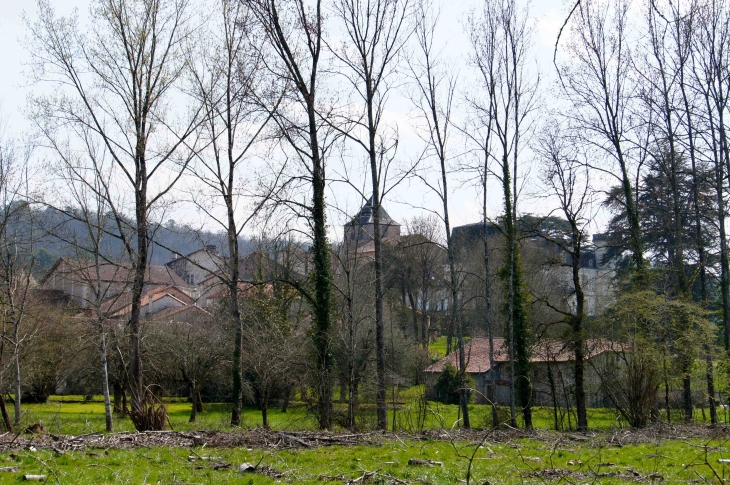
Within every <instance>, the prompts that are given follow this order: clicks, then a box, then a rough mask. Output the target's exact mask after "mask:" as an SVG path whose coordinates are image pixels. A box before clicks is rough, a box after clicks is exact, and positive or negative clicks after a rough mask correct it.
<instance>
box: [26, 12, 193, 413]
mask: <svg viewBox="0 0 730 485" xmlns="http://www.w3.org/2000/svg"><path fill="white" fill-rule="evenodd" d="M38 7H39V18H38V20H37V22H36V23H34V24H32V25H29V28H30V31H31V34H32V39H33V42H34V44H33V47H32V51H31V54H32V55H33V57H34V66H35V69H36V71H35V75H36V79H37V80H38V81H43V82H47V83H49V84H51V85H53V86H54V87H55V88H56V89H57V95H50V96H46V97H42V98H40V99H38V100H37V106H38V107H39V109H40V110H42V112H43V114H44V115H45V116H46V117H48V118H49V119H51V120H53V121H54V122H55V123H58V124H65V125H66V126H70V127H72V128H73V130H76V131H75V132H74V131H73V130H72V131H71V135H72V136H75V139H74V142H76V143H81V146H83V145H84V144H85V138H88V139H92V138H93V139H95V140H96V141H98V143H99V145H100V146H101V147H103V150H104V151H105V156H106V157H108V159H109V163H111V164H113V165H114V166H116V167H117V168H118V170H119V172H120V173H121V174H123V176H122V177H120V179H119V182H120V184H121V185H119V186H118V187H117V186H111V185H104V186H103V191H104V193H103V195H104V197H106V199H107V201H115V200H116V197H114V194H115V193H116V191H117V190H125V189H129V190H130V192H131V193H132V194H133V201H132V203H131V207H132V208H133V209H132V210H133V213H134V216H133V218H132V221H130V220H129V219H128V218H127V217H126V214H125V208H124V207H120V206H117V205H116V204H114V205H112V204H110V208H111V211H112V213H113V218H114V223H115V225H116V226H117V227H116V234H115V235H116V237H118V238H119V239H120V240H121V241H122V243H123V245H124V247H125V250H126V252H127V255H128V258H129V260H130V261H131V264H132V268H133V275H134V276H133V281H132V311H131V315H130V319H129V328H130V363H129V365H130V374H131V376H130V387H131V390H130V391H131V395H132V416H133V419H135V425H137V426H138V427H140V426H142V427H144V424H143V423H141V422H140V421H139V420H140V419H141V418H140V416H141V415H142V414H143V409H142V408H143V406H145V405H146V404H147V391H146V390H145V387H144V385H143V373H142V361H141V354H140V336H141V335H140V330H141V328H140V316H141V315H140V311H141V298H142V293H143V291H144V283H145V272H146V269H147V264H148V258H149V250H150V239H151V233H150V230H149V226H148V223H149V221H150V217H151V216H152V214H153V211H154V210H155V208H156V207H157V206H159V204H160V203H161V202H162V201H163V198H164V197H165V196H166V195H167V194H168V193H169V192H170V190H171V189H172V187H173V186H174V184H175V183H176V182H177V181H178V180H179V178H180V177H181V175H182V173H183V170H182V169H184V167H185V166H186V165H187V163H188V161H189V159H190V155H189V154H187V155H186V153H187V150H184V146H183V144H184V143H186V142H188V143H189V141H188V140H189V139H190V138H191V135H192V133H193V131H194V128H195V126H196V123H197V118H198V116H197V114H198V113H197V111H196V110H195V109H193V110H192V111H191V112H189V113H181V114H180V117H182V118H183V121H182V122H180V123H172V122H171V120H172V119H173V118H174V117H176V116H174V115H173V114H171V113H170V105H169V101H170V100H171V99H172V98H173V93H174V90H175V87H176V86H177V85H178V82H179V80H180V77H181V73H182V72H183V69H184V67H185V62H184V59H185V56H184V55H183V41H184V39H185V38H186V37H187V36H188V30H187V20H188V19H187V7H188V0H144V1H141V2H135V1H129V0H97V1H95V2H94V3H93V5H92V7H91V10H90V15H91V18H90V24H89V26H88V30H83V29H82V28H81V27H80V26H79V23H78V18H77V17H72V18H59V17H57V16H56V14H55V13H54V10H53V7H52V6H51V4H50V2H48V1H46V0H39V2H38ZM90 168H91V170H92V171H97V172H98V171H103V169H102V168H101V167H100V166H98V165H94V164H93V163H92V165H91V167H90ZM122 187H124V188H122ZM129 229H132V230H133V237H129Z"/></svg>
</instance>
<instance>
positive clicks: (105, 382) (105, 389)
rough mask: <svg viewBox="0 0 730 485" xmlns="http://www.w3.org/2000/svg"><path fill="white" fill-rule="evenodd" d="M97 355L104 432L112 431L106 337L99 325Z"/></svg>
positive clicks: (101, 326) (112, 416) (112, 417)
mask: <svg viewBox="0 0 730 485" xmlns="http://www.w3.org/2000/svg"><path fill="white" fill-rule="evenodd" d="M99 334H100V335H99V353H100V354H101V387H102V393H103V394H104V414H105V417H106V430H107V431H108V432H112V431H114V415H113V411H112V404H111V400H110V398H109V369H108V365H107V355H106V335H105V334H104V327H103V324H100V325H99Z"/></svg>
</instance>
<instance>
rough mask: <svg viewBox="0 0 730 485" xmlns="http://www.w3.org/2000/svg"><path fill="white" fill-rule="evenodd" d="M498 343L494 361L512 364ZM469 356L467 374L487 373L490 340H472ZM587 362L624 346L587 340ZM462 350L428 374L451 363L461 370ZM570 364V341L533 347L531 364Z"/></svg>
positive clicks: (501, 340)
mask: <svg viewBox="0 0 730 485" xmlns="http://www.w3.org/2000/svg"><path fill="white" fill-rule="evenodd" d="M493 340H494V361H495V362H497V363H502V362H509V349H508V344H507V341H506V339H504V338H495V339H493ZM464 347H465V348H464V351H465V357H466V361H467V364H466V371H467V372H468V373H470V374H480V373H483V372H487V371H488V370H489V369H490V366H489V339H487V338H484V337H476V338H473V339H471V340H470V341H469V342H467V343H466V345H465V346H464ZM586 347H587V352H586V359H590V358H593V357H595V356H596V355H598V354H601V353H603V352H609V351H612V350H618V349H619V347H620V345H619V344H617V343H615V342H610V341H608V340H598V339H590V340H587V341H586ZM457 359H458V351H457V352H452V353H450V354H449V355H447V356H446V357H444V358H443V359H441V360H439V361H438V362H436V363H434V364H431V365H430V366H428V367H427V368H426V370H425V371H424V372H429V373H440V372H442V371H443V369H444V366H445V365H446V364H447V363H450V364H451V365H453V366H454V367H457ZM548 360H549V361H551V362H568V361H570V360H573V351H572V350H571V349H570V347H569V345H568V342H567V341H565V340H558V339H542V340H541V341H540V342H538V343H537V344H536V345H535V346H534V347H533V348H532V353H531V355H530V362H547V361H548Z"/></svg>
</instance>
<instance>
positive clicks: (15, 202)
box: [0, 126, 38, 431]
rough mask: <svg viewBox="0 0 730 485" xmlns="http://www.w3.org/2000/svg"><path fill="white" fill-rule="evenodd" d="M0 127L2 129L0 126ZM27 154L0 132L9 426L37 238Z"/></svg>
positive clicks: (0, 258) (1, 287) (0, 295)
mask: <svg viewBox="0 0 730 485" xmlns="http://www.w3.org/2000/svg"><path fill="white" fill-rule="evenodd" d="M0 129H4V127H3V126H0ZM27 162H28V156H27V152H26V156H23V154H22V153H20V152H19V151H18V148H17V147H16V145H15V142H14V140H12V139H10V137H9V136H7V135H6V134H5V133H0V304H2V306H3V308H4V311H3V316H2V320H1V321H2V343H0V359H2V356H3V355H4V353H5V352H4V351H5V345H6V344H8V345H9V346H10V347H11V355H12V371H13V390H14V392H15V400H14V407H15V416H14V420H13V426H15V427H16V428H17V427H19V426H20V419H21V416H22V409H21V395H22V375H21V365H20V362H21V349H22V347H23V344H24V341H25V334H24V332H23V324H24V320H25V318H26V314H27V307H28V301H29V293H30V290H31V284H32V281H33V278H32V271H33V268H34V265H35V261H34V257H33V246H34V243H35V242H36V241H35V239H36V238H37V237H38V234H37V233H36V227H35V224H34V221H33V209H32V207H31V205H30V200H29V196H30V193H29V188H30V187H29V176H30V172H29V167H28V164H27ZM0 411H2V415H3V420H4V422H5V426H6V428H8V430H9V431H10V430H11V429H10V423H9V422H8V418H7V412H6V410H5V400H4V399H3V398H0Z"/></svg>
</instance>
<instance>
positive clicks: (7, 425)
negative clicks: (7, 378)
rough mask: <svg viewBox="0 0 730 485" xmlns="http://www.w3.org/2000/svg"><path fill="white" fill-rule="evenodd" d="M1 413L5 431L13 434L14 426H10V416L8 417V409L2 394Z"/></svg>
mask: <svg viewBox="0 0 730 485" xmlns="http://www.w3.org/2000/svg"><path fill="white" fill-rule="evenodd" d="M0 413H2V417H3V424H4V425H5V431H7V432H9V433H12V432H13V425H12V424H10V416H8V408H7V407H6V406H5V396H4V395H3V394H2V393H0Z"/></svg>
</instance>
